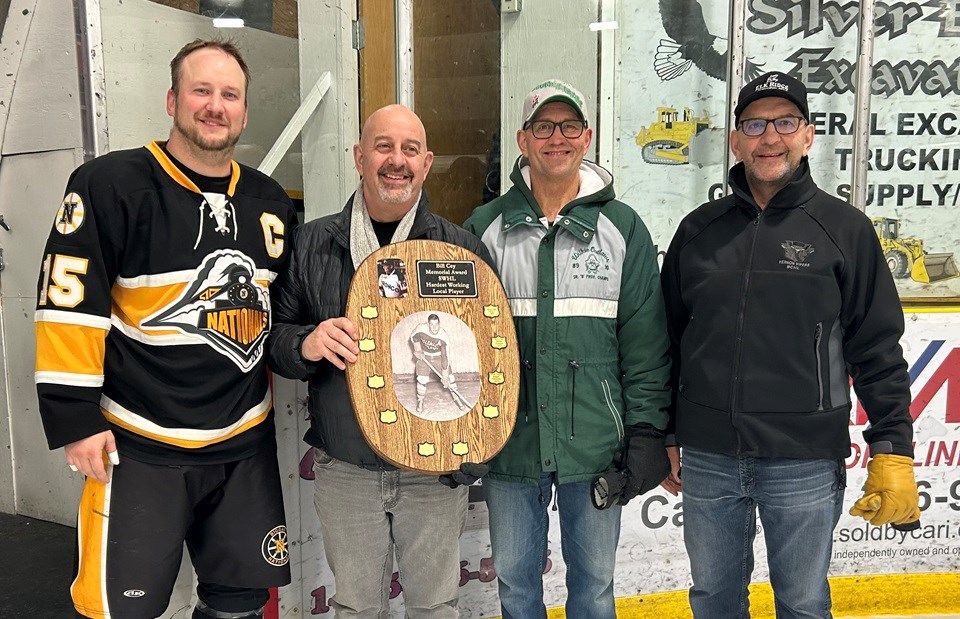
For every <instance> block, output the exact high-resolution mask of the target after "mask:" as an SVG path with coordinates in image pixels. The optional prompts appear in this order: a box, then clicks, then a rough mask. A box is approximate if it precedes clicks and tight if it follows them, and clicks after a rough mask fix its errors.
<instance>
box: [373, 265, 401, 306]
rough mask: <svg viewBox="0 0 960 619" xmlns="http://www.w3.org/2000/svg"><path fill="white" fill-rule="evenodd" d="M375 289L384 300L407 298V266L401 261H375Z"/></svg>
mask: <svg viewBox="0 0 960 619" xmlns="http://www.w3.org/2000/svg"><path fill="white" fill-rule="evenodd" d="M377 288H379V289H380V296H381V297H383V298H384V299H402V298H404V297H406V296H407V265H406V264H404V262H403V260H401V259H400V258H383V259H382V260H377Z"/></svg>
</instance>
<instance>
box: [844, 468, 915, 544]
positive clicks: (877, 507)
mask: <svg viewBox="0 0 960 619" xmlns="http://www.w3.org/2000/svg"><path fill="white" fill-rule="evenodd" d="M919 503H920V496H919V495H918V494H917V482H916V480H915V479H914V477H913V460H911V459H910V458H908V457H906V456H897V455H894V454H877V455H875V456H873V458H871V459H870V464H868V465H867V481H866V483H864V484H863V496H862V497H860V498H859V499H857V502H856V503H854V504H853V507H851V508H850V515H851V516H860V517H861V518H863V519H864V520H868V521H870V524H872V525H874V526H878V527H879V526H880V525H884V524H888V523H891V522H892V523H894V524H903V523H905V522H914V521H916V520H919V519H920V507H919Z"/></svg>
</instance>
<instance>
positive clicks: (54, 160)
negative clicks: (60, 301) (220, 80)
mask: <svg viewBox="0 0 960 619" xmlns="http://www.w3.org/2000/svg"><path fill="white" fill-rule="evenodd" d="M10 11H11V12H10V15H11V17H10V18H9V19H8V20H7V22H6V27H5V29H4V32H3V39H2V45H0V50H2V51H0V55H2V58H3V66H4V76H3V79H2V80H0V84H2V88H0V104H2V110H3V112H2V113H0V136H2V157H0V215H3V217H4V221H5V222H6V223H7V224H8V226H10V231H6V230H2V229H0V249H2V251H3V262H4V270H3V272H2V275H0V298H2V310H0V319H2V336H3V339H2V350H3V362H2V364H0V370H3V377H4V379H5V380H4V381H2V382H0V385H2V394H0V396H2V398H0V433H2V435H0V436H2V441H0V445H2V447H3V453H2V456H0V458H2V460H3V461H2V462H0V510H2V511H5V512H13V511H17V512H20V513H24V514H28V515H31V516H34V517H37V518H43V519H47V520H53V521H56V522H62V523H69V522H72V521H74V520H75V517H74V515H73V513H74V512H73V510H74V507H75V500H76V497H78V496H79V489H80V480H79V479H78V478H77V477H76V476H74V475H71V474H70V473H69V471H68V470H67V468H66V466H65V465H64V462H63V455H62V453H51V452H50V451H49V450H48V449H47V446H46V439H45V438H44V435H43V430H42V428H41V425H40V415H39V413H38V412H37V397H36V391H35V388H34V385H33V370H34V340H33V308H34V305H35V303H36V290H35V288H36V281H37V273H38V272H39V265H40V255H41V252H42V249H43V241H44V239H45V237H46V232H47V230H48V226H47V222H51V221H52V219H53V216H54V213H55V212H56V209H57V206H58V205H59V203H60V199H61V198H62V197H63V184H64V183H65V182H66V179H67V175H68V174H69V173H70V171H71V170H72V169H73V168H74V167H75V166H76V165H77V164H78V163H79V162H80V161H81V158H82V146H83V144H82V135H81V124H80V103H79V102H80V95H79V88H78V84H77V60H76V46H75V36H74V32H73V18H72V15H73V7H72V2H71V1H70V0H46V1H42V2H37V1H35V0H15V1H14V2H12V3H11V6H10ZM64 16H67V18H66V19H65V18H64ZM40 222H44V223H42V224H41V223H40ZM71 503H72V504H74V505H73V506H71V507H70V508H67V505H68V504H71Z"/></svg>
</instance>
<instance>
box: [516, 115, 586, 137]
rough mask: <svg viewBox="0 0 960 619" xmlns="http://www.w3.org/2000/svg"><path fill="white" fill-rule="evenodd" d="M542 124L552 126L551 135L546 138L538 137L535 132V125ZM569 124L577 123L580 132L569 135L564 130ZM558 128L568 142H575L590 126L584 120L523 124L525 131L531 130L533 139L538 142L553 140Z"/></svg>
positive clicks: (528, 122)
mask: <svg viewBox="0 0 960 619" xmlns="http://www.w3.org/2000/svg"><path fill="white" fill-rule="evenodd" d="M541 123H543V124H549V125H550V133H549V134H547V135H544V136H539V135H537V133H536V132H535V131H534V130H533V126H534V125H536V124H541ZM568 123H576V124H577V125H579V127H580V131H578V132H577V134H576V135H567V133H566V132H565V131H564V130H563V126H564V125H566V124H568ZM557 127H559V128H560V135H562V136H563V137H565V138H567V139H568V140H575V139H577V138H579V137H580V136H581V135H583V132H584V131H586V130H587V128H588V127H589V124H588V123H587V120H586V119H583V120H561V121H560V122H554V121H552V120H528V121H527V122H525V123H524V124H523V130H524V131H526V130H527V129H529V130H530V131H531V132H532V133H533V137H535V138H537V139H538V140H547V139H549V138H552V137H553V134H554V133H556V131H557Z"/></svg>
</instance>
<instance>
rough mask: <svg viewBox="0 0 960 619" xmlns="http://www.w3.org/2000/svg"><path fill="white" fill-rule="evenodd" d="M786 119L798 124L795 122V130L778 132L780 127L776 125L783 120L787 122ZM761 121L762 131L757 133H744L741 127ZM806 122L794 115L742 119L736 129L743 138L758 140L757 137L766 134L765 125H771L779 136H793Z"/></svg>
mask: <svg viewBox="0 0 960 619" xmlns="http://www.w3.org/2000/svg"><path fill="white" fill-rule="evenodd" d="M787 119H792V120H796V121H798V122H797V128H796V129H794V130H793V131H781V130H780V127H779V126H778V125H777V123H778V122H780V121H783V120H787ZM761 120H762V121H763V129H761V130H760V132H759V133H747V132H746V131H744V129H743V126H744V125H745V124H746V123H749V122H757V121H761ZM806 122H807V119H806V118H804V117H803V116H794V115H792V114H790V115H787V116H779V117H777V118H744V119H743V120H741V121H740V122H739V123H737V129H738V130H739V131H740V133H742V134H743V135H745V136H747V137H750V138H758V137H760V136H761V135H763V134H764V133H766V132H767V125H769V124H771V123H773V130H774V131H776V132H777V133H779V134H780V135H793V134H794V133H796V132H797V131H800V127H802V126H803V125H804V123H806Z"/></svg>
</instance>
